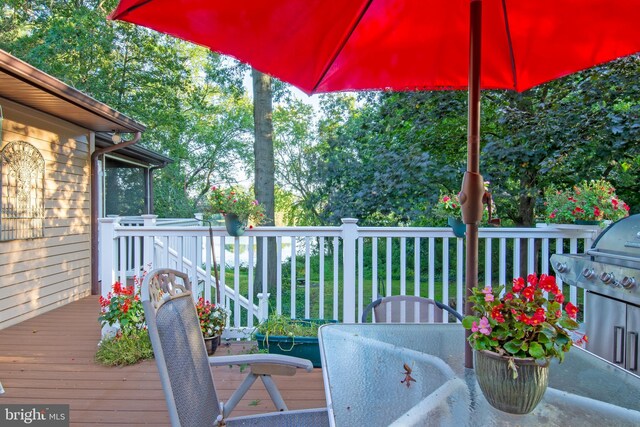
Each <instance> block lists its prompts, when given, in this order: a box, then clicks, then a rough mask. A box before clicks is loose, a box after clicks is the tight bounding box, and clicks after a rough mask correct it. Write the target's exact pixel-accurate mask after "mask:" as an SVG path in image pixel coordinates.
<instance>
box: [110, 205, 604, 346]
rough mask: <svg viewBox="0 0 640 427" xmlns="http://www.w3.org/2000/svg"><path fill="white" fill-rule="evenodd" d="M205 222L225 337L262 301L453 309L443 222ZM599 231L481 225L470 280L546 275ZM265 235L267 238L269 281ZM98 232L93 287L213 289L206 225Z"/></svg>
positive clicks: (256, 315)
mask: <svg viewBox="0 0 640 427" xmlns="http://www.w3.org/2000/svg"><path fill="white" fill-rule="evenodd" d="M212 231H213V242H214V244H213V248H214V250H213V252H215V261H216V262H217V265H218V267H219V277H220V290H221V303H222V304H223V305H225V306H226V307H227V308H229V309H230V310H231V316H230V319H229V325H230V326H231V327H230V328H229V331H231V336H246V334H248V333H250V332H251V331H252V330H253V327H254V326H255V325H256V324H257V322H259V321H261V320H262V319H264V318H266V317H267V314H268V313H269V310H270V308H271V310H272V311H275V312H277V313H278V314H283V313H284V314H286V315H289V316H291V317H292V318H299V317H304V318H313V317H315V318H326V319H335V320H339V321H342V322H351V323H352V322H356V321H359V320H360V318H361V315H362V311H363V309H364V307H366V305H367V304H368V303H369V302H371V301H372V300H374V299H376V298H377V297H378V296H380V295H391V294H394V295H395V294H411V295H422V296H427V297H429V298H434V299H437V300H440V301H443V302H445V303H448V304H449V305H451V306H453V307H454V308H457V309H458V311H462V307H463V296H464V254H465V253H464V239H460V238H456V237H455V236H454V235H453V233H452V231H451V229H449V228H448V227H447V228H414V227H395V228H393V227H358V226H357V220H355V219H344V220H343V224H342V226H340V227H256V228H254V229H251V230H247V231H246V233H245V235H244V236H242V237H230V236H228V235H227V233H226V230H225V229H224V228H223V227H213V229H212ZM599 231H600V229H599V228H598V227H593V226H548V227H536V228H506V227H505V228H503V227H499V228H481V229H480V232H479V237H480V257H481V259H480V265H479V272H480V276H479V278H478V283H479V284H484V285H494V286H495V285H498V284H505V283H510V282H511V279H512V278H513V277H518V276H521V275H526V274H528V273H532V272H537V273H547V274H548V273H549V272H552V268H551V267H550V265H549V258H550V256H551V255H552V254H554V253H580V252H584V249H585V247H586V248H588V247H589V246H590V245H591V243H592V242H593V239H595V237H596V236H597V234H598V233H599ZM269 237H273V238H275V240H276V247H277V250H276V267H275V269H276V272H275V277H276V279H275V283H273V286H272V287H271V289H270V288H269V287H268V284H267V278H268V274H267V273H268V272H267V268H266V266H267V262H266V252H267V250H266V249H267V238H269ZM100 239H101V244H100V253H101V257H100V262H101V266H100V267H101V281H102V293H103V295H106V293H107V292H108V291H109V289H110V287H111V284H112V283H113V282H114V281H115V280H120V281H124V280H126V278H131V277H132V276H133V275H140V274H142V272H143V271H148V270H150V269H152V268H158V267H170V268H175V269H178V270H181V271H184V272H186V273H188V274H189V276H190V278H191V280H192V282H193V283H195V284H197V285H198V288H197V289H198V292H197V294H198V295H202V296H204V297H205V298H206V299H209V300H212V298H215V293H216V290H215V289H216V287H215V286H216V283H215V277H214V274H213V265H214V256H213V255H214V254H213V253H212V250H211V247H212V246H211V239H210V238H209V228H208V227H203V226H173V225H162V226H160V225H158V223H157V222H156V218H155V216H153V215H146V216H145V218H144V221H143V225H137V224H136V226H125V225H121V224H120V223H119V219H118V218H103V219H101V220H100ZM257 245H262V247H263V248H264V251H263V256H264V261H263V263H262V265H263V266H265V267H264V268H263V269H262V271H255V270H256V269H255V268H247V267H248V266H254V267H255V265H256V253H257V251H256V248H257ZM257 275H260V277H261V278H262V288H261V289H259V290H258V291H259V292H258V291H255V290H254V286H253V285H254V283H255V282H256V280H255V278H256V276H257ZM564 292H565V294H566V295H567V297H568V300H570V301H572V302H573V303H574V304H578V303H580V302H581V301H582V298H583V295H582V290H581V289H577V288H575V287H568V286H566V287H565V290H564ZM584 315H585V316H587V315H588V314H587V313H585V314H584ZM446 321H448V319H445V322H446Z"/></svg>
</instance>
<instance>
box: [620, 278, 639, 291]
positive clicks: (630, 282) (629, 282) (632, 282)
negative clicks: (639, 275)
mask: <svg viewBox="0 0 640 427" xmlns="http://www.w3.org/2000/svg"><path fill="white" fill-rule="evenodd" d="M620 284H621V285H622V287H623V288H625V289H632V288H634V287H635V286H636V279H634V278H633V277H625V278H624V279H622V280H621V281H620Z"/></svg>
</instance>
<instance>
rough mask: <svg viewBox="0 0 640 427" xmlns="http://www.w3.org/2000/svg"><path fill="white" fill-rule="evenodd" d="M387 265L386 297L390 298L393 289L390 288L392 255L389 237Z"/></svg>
mask: <svg viewBox="0 0 640 427" xmlns="http://www.w3.org/2000/svg"><path fill="white" fill-rule="evenodd" d="M386 255H387V258H386V261H387V264H386V271H385V273H386V282H387V283H386V286H387V289H386V292H387V294H386V296H391V295H392V294H393V288H392V286H391V285H392V278H391V272H392V266H391V261H392V257H393V253H392V246H391V237H387V254H386Z"/></svg>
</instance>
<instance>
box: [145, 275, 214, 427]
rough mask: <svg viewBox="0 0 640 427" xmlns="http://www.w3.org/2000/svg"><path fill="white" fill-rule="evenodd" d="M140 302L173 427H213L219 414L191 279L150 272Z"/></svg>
mask: <svg viewBox="0 0 640 427" xmlns="http://www.w3.org/2000/svg"><path fill="white" fill-rule="evenodd" d="M179 282H182V283H179ZM141 297H142V305H143V307H144V315H145V320H146V323H147V327H148V328H149V336H150V337H151V344H152V345H153V352H154V354H155V359H156V364H157V366H158V372H159V374H160V380H161V382H162V388H163V391H164V395H165V399H166V401H167V409H168V410H169V417H170V419H171V424H172V425H173V426H205V425H213V423H214V422H215V420H216V417H217V416H218V414H219V413H220V409H219V404H218V398H217V394H216V389H215V386H214V383H213V377H212V374H211V370H210V368H209V363H208V356H207V350H206V349H205V345H204V340H203V338H202V333H201V331H200V324H199V322H198V314H197V312H196V308H195V304H194V301H193V297H192V295H191V282H190V281H189V277H188V276H187V275H186V274H184V273H182V272H179V271H177V270H172V269H166V268H164V269H156V270H153V271H151V272H149V273H148V274H147V275H146V276H145V278H144V281H143V282H142V291H141Z"/></svg>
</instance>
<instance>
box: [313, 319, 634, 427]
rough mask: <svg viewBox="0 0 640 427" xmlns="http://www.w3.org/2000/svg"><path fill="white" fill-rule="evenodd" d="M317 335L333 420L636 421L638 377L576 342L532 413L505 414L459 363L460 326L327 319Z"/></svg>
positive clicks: (353, 423)
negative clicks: (408, 381)
mask: <svg viewBox="0 0 640 427" xmlns="http://www.w3.org/2000/svg"><path fill="white" fill-rule="evenodd" d="M319 341H320V353H321V358H322V366H323V377H324V383H325V392H326V397H327V405H328V407H329V419H330V423H331V425H334V426H345V427H347V426H349V427H351V426H387V425H398V426H411V425H415V426H425V425H435V426H438V425H440V426H464V425H468V426H494V425H495V426H541V425H544V426H562V427H567V426H580V427H584V426H614V425H615V426H626V425H628V426H639V425H640V377H638V376H636V375H634V374H632V373H630V372H628V371H625V370H623V369H621V368H619V367H617V366H615V365H613V364H611V363H609V362H607V361H605V360H604V359H601V358H599V357H597V356H595V355H593V354H591V353H589V352H587V351H584V350H582V349H580V348H576V347H574V348H572V349H571V351H570V352H569V353H567V354H566V357H565V361H564V362H563V363H562V364H559V363H558V362H557V361H556V360H554V361H553V362H552V364H551V367H550V372H549V388H548V389H547V391H546V393H545V395H544V397H543V400H542V402H540V404H539V405H538V406H537V407H536V409H535V410H534V411H533V412H532V413H530V414H527V415H511V414H507V413H505V412H502V411H499V410H497V409H495V408H493V407H492V406H490V405H489V404H488V403H487V401H486V399H485V398H484V396H483V395H482V392H481V391H480V387H479V386H478V383H477V381H476V378H475V373H474V370H473V369H467V368H465V367H464V329H463V328H462V326H461V325H460V324H402V325H401V324H331V325H324V326H322V327H321V328H320V331H319ZM405 364H406V365H408V366H409V367H410V368H411V370H412V373H411V376H412V377H413V378H415V382H411V386H410V387H407V386H406V382H405V383H402V382H401V381H402V380H403V379H405V369H404V365H405Z"/></svg>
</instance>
